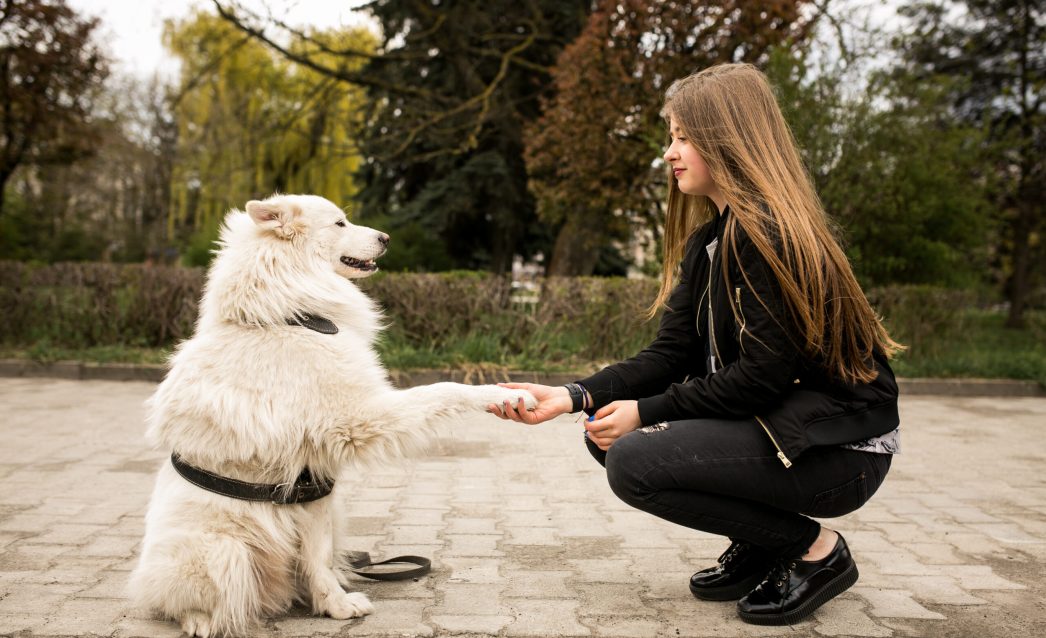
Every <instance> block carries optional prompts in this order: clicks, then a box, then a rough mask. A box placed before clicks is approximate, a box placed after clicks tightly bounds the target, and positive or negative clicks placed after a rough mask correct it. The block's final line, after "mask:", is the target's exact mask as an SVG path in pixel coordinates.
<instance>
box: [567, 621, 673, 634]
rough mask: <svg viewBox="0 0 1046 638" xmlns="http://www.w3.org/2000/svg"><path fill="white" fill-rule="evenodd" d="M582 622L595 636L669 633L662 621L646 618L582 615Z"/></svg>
mask: <svg viewBox="0 0 1046 638" xmlns="http://www.w3.org/2000/svg"><path fill="white" fill-rule="evenodd" d="M581 623H582V624H583V625H586V626H588V627H590V628H591V629H592V634H593V635H595V636H620V637H621V638H656V637H657V636H666V635H669V634H668V633H667V632H666V630H665V629H664V627H663V626H662V623H661V622H660V621H657V620H651V619H644V618H636V619H632V618H620V617H613V618H607V617H605V616H582V617H581Z"/></svg>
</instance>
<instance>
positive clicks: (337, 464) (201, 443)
mask: <svg viewBox="0 0 1046 638" xmlns="http://www.w3.org/2000/svg"><path fill="white" fill-rule="evenodd" d="M388 241H389V238H388V236H387V235H385V234H384V233H381V232H378V231H376V230H372V229H370V228H364V227H360V226H354V225H352V224H350V223H349V222H348V221H347V220H346V218H345V215H344V213H343V212H342V211H341V209H339V208H338V207H337V206H335V205H334V204H332V203H331V202H329V201H327V200H326V199H323V198H321V197H316V196H305V195H282V196H274V197H271V198H269V199H267V200H265V201H251V202H248V203H247V206H246V212H240V211H232V212H230V213H229V215H228V216H227V218H226V219H225V225H224V227H223V228H222V232H221V241H220V250H219V252H218V254H217V258H216V259H215V261H214V264H213V265H212V266H211V269H210V272H209V274H208V278H207V284H206V287H205V291H204V295H203V300H202V303H201V308H200V316H199V320H198V322H197V325H196V332H195V334H194V335H193V337H192V338H191V339H189V340H188V341H185V342H184V343H182V344H181V345H180V346H179V347H178V350H177V352H176V354H175V355H174V357H173V358H172V361H171V364H172V365H171V369H170V372H169V373H168V375H167V377H166V378H165V379H164V381H163V382H162V383H161V384H160V386H159V387H158V388H157V390H156V393H155V394H154V395H153V396H152V397H151V398H150V400H149V402H148V426H149V427H148V434H147V436H148V437H149V439H150V441H151V442H152V443H154V444H155V445H157V446H159V447H161V448H162V449H165V450H169V451H172V452H173V453H174V454H176V455H177V456H178V458H179V460H180V462H184V463H186V464H188V465H189V466H191V467H193V468H196V469H198V470H199V471H202V472H206V473H210V474H212V475H216V476H219V477H222V478H224V479H232V480H235V481H242V482H244V483H248V484H255V485H262V486H265V485H276V486H279V488H280V489H279V490H277V491H278V492H279V493H278V494H274V497H273V499H272V500H271V501H269V502H260V501H248V500H240V499H238V498H232V497H230V496H225V495H222V494H220V493H212V492H211V491H208V490H207V489H203V488H201V487H199V486H198V485H200V483H196V484H194V483H191V482H190V481H189V480H187V479H186V478H185V475H184V474H182V475H180V474H179V472H178V471H177V470H176V469H175V466H174V464H173V461H172V460H168V461H166V462H165V463H164V465H163V466H162V467H161V469H160V471H159V475H158V476H157V480H156V487H155V490H154V491H153V495H152V499H151V501H150V503H149V510H148V514H147V516H146V521H145V539H144V541H143V545H142V553H141V558H140V560H139V563H138V565H137V568H136V569H135V570H134V572H133V574H132V575H131V580H130V583H129V586H128V591H129V593H130V595H131V596H132V597H133V598H134V599H135V601H136V602H137V604H138V605H140V606H141V607H143V608H148V609H151V610H154V611H158V612H160V613H162V614H163V615H164V616H165V617H167V618H171V619H174V620H175V621H177V622H179V623H180V624H181V627H182V629H183V630H184V631H185V633H187V634H189V635H190V636H201V637H207V636H212V635H243V634H245V633H246V632H247V631H248V630H249V628H250V627H251V625H252V623H253V622H254V621H256V620H257V619H259V618H260V617H262V616H269V615H274V614H278V613H280V612H282V611H285V610H286V609H288V608H289V607H290V605H291V604H292V603H293V602H294V601H296V600H298V601H302V602H304V603H307V604H311V605H312V609H313V611H314V612H315V613H317V614H327V615H329V616H331V617H333V618H339V619H344V618H352V617H355V616H362V615H364V614H367V613H370V612H371V611H372V610H373V608H372V606H371V604H370V602H369V601H368V600H367V598H366V596H364V595H363V594H361V593H347V592H346V591H345V590H344V589H343V588H342V585H343V584H346V585H347V580H346V579H345V577H344V575H343V574H342V570H341V569H339V567H344V566H343V565H339V557H340V556H341V553H342V549H344V548H342V547H340V546H339V538H340V536H342V534H340V533H339V525H338V523H339V521H340V520H341V519H342V518H343V517H342V516H339V514H338V510H337V505H338V501H339V499H338V498H337V495H338V485H337V483H336V482H335V485H334V490H335V493H334V496H333V497H322V498H318V499H317V500H312V501H311V502H305V503H280V502H278V501H280V500H281V499H286V498H287V493H288V492H292V491H293V489H294V488H293V486H294V484H295V483H296V481H298V482H299V483H300V479H299V477H301V476H306V477H308V476H310V475H311V478H312V479H313V482H314V483H317V484H328V483H330V482H334V479H335V478H336V477H337V475H338V473H339V470H340V469H342V467H343V466H345V465H346V464H347V463H352V462H353V461H361V462H378V463H381V462H383V461H386V460H390V459H392V458H395V457H400V456H401V455H404V454H406V453H409V452H412V451H417V450H420V449H422V448H423V447H424V446H425V445H427V444H428V443H429V442H431V440H432V439H431V437H432V435H433V431H434V425H435V423H436V421H437V420H438V419H440V418H446V417H448V416H452V415H455V414H460V413H463V412H465V411H467V410H483V409H485V408H486V406H487V405H489V404H499V405H500V404H502V403H503V402H505V401H512V402H513V403H515V402H516V401H518V400H519V399H520V398H522V399H523V400H524V401H525V403H526V405H527V406H528V407H533V405H534V404H535V401H534V398H533V396H531V395H529V394H527V393H525V392H521V391H519V390H509V389H506V388H501V387H498V386H493V385H487V386H467V385H461V384H455V383H437V384H433V385H430V386H421V387H415V388H411V389H406V390H397V389H395V388H393V387H392V386H391V384H390V382H389V381H388V378H387V375H386V371H385V370H384V369H383V367H382V365H381V363H380V361H379V360H378V357H377V356H376V354H375V352H374V349H373V342H374V338H375V336H376V335H377V333H378V331H379V328H380V326H379V323H380V314H379V311H378V309H377V308H376V307H375V304H374V303H373V302H372V300H370V299H369V298H368V297H367V296H366V295H364V294H363V293H362V292H361V291H360V290H359V289H358V288H357V287H356V286H355V284H353V283H352V281H351V280H352V279H356V278H360V277H366V276H368V275H370V274H371V273H373V272H374V271H375V270H376V269H377V267H376V266H375V263H374V260H375V259H376V258H378V257H380V256H381V255H382V254H383V253H384V252H385V246H386V245H387V243H388ZM306 470H307V473H305V474H303V472H305V471H306ZM292 496H293V495H292ZM343 497H344V495H343ZM292 500H293V499H292ZM274 501H276V502H274Z"/></svg>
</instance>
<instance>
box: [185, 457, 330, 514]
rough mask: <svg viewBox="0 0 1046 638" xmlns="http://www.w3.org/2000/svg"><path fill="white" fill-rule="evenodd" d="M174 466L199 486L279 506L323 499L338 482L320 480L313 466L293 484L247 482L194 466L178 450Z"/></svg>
mask: <svg viewBox="0 0 1046 638" xmlns="http://www.w3.org/2000/svg"><path fill="white" fill-rule="evenodd" d="M171 465H173V466H174V469H175V471H176V472H178V474H181V476H182V478H184V479H185V480H186V481H189V482H190V483H192V484H193V485H195V486H196V487H199V488H201V489H205V490H207V491H208V492H214V493H215V494H221V495H222V496H228V497H229V498H238V499H240V500H241V501H263V502H264V501H268V502H270V503H275V504H277V505H293V504H296V503H308V502H310V501H316V500H319V499H321V498H323V497H324V496H327V495H328V494H330V493H331V490H333V489H334V481H331V482H330V483H327V482H325V481H317V480H316V479H315V478H314V477H313V476H312V472H310V471H309V468H305V469H304V470H302V472H301V474H299V475H298V478H297V479H296V480H295V481H294V482H293V483H247V482H246V481H239V480H237V479H232V478H228V477H225V476H219V475H217V474H214V473H212V472H208V471H207V470H204V469H200V468H198V467H196V466H194V465H190V464H188V463H186V462H185V461H183V460H182V458H181V457H180V456H178V454H177V453H174V454H172V455H171Z"/></svg>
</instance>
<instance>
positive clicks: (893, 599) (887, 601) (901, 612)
mask: <svg viewBox="0 0 1046 638" xmlns="http://www.w3.org/2000/svg"><path fill="white" fill-rule="evenodd" d="M850 591H851V592H853V593H855V594H857V595H858V596H860V597H861V598H863V599H865V600H867V601H868V602H869V603H871V608H870V609H869V610H868V613H869V614H870V615H872V616H884V617H888V618H929V619H932V620H944V616H942V615H941V614H938V613H937V612H934V611H930V610H929V609H927V608H925V607H923V606H922V605H920V604H919V603H917V602H915V601H914V600H913V599H912V592H910V591H907V590H904V589H877V588H870V587H854V588H853V589H851V590H850Z"/></svg>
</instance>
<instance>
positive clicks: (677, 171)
mask: <svg viewBox="0 0 1046 638" xmlns="http://www.w3.org/2000/svg"><path fill="white" fill-rule="evenodd" d="M685 170H686V169H685V168H673V169H672V173H673V174H675V176H676V177H679V174H680V173H682V172H683V171H685Z"/></svg>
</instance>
